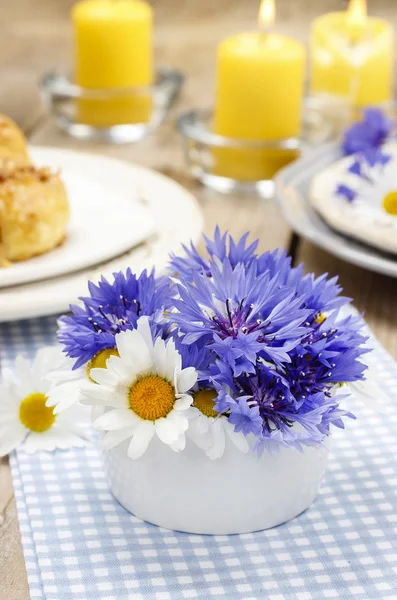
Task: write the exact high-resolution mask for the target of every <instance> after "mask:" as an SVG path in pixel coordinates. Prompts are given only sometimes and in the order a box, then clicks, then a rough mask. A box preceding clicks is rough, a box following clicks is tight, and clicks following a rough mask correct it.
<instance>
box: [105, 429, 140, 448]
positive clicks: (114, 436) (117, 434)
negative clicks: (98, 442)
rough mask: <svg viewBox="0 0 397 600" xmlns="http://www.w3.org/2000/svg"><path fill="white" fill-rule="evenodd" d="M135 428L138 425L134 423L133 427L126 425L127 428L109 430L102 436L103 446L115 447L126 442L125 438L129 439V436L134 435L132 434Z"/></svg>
mask: <svg viewBox="0 0 397 600" xmlns="http://www.w3.org/2000/svg"><path fill="white" fill-rule="evenodd" d="M135 429H136V427H135V425H134V426H133V427H126V428H125V429H117V430H114V431H107V432H106V433H105V435H104V436H103V438H102V445H103V447H104V448H106V449H107V450H110V449H111V448H115V447H116V446H118V445H119V444H121V443H122V442H124V440H126V439H128V438H129V437H132V434H133V433H134V431H135Z"/></svg>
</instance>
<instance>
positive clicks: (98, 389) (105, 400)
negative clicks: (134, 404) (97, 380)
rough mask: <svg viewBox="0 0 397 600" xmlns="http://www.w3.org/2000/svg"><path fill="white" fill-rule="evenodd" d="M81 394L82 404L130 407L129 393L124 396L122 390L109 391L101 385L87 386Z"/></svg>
mask: <svg viewBox="0 0 397 600" xmlns="http://www.w3.org/2000/svg"><path fill="white" fill-rule="evenodd" d="M125 392H126V390H125ZM80 394H81V400H80V401H81V403H82V404H91V405H93V406H95V405H101V406H113V407H114V408H127V407H128V398H127V393H125V394H123V392H122V390H117V389H114V390H112V389H110V390H109V389H106V388H102V386H100V385H98V386H96V385H95V384H91V385H90V384H86V386H85V387H82V389H81V391H80Z"/></svg>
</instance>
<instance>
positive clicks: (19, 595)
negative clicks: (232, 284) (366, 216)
mask: <svg viewBox="0 0 397 600" xmlns="http://www.w3.org/2000/svg"><path fill="white" fill-rule="evenodd" d="M72 4H73V2H72V1H71V0H35V2H32V1H31V0H13V1H12V2H5V1H4V2H2V3H1V4H0V23H1V36H0V112H4V113H7V114H9V115H11V116H12V117H13V118H14V119H16V120H17V122H18V123H19V124H20V125H21V127H22V128H23V129H24V131H25V132H26V134H27V135H28V137H29V139H30V141H31V143H33V144H42V145H49V146H61V147H64V148H77V149H80V150H85V151H90V152H97V153H99V154H106V155H112V156H118V157H120V158H123V159H125V160H128V161H133V162H136V163H139V164H142V165H146V166H150V167H152V168H155V169H158V170H160V171H161V172H163V173H165V174H166V175H168V176H170V177H172V178H174V179H176V180H177V181H179V182H180V183H181V184H182V185H184V186H186V187H188V188H190V189H191V190H192V191H193V192H194V193H195V194H196V196H197V198H198V199H199V201H200V203H201V206H202V208H203V211H204V215H205V231H206V233H208V234H211V232H212V231H213V229H214V226H215V224H217V223H219V225H220V226H221V227H222V229H226V228H228V229H229V230H230V232H231V233H232V234H233V235H236V236H238V235H241V234H242V233H244V232H245V231H247V230H250V231H251V232H252V234H253V236H255V237H259V239H260V248H261V250H265V249H270V248H276V247H278V246H285V247H287V248H293V249H294V253H295V259H296V261H301V260H303V261H304V262H305V265H306V268H307V270H314V271H316V272H317V273H320V272H323V271H328V272H329V273H331V274H335V273H338V274H340V279H341V282H342V284H343V286H344V287H345V290H346V293H347V294H348V295H350V296H352V297H353V298H354V299H355V303H356V305H357V306H358V308H359V309H360V310H363V311H365V315H366V318H367V320H368V322H369V324H370V325H371V327H372V328H373V330H374V331H375V333H376V334H377V335H378V337H379V339H380V340H381V341H382V343H383V344H384V345H385V346H386V348H388V350H389V351H390V352H391V353H392V354H393V356H394V357H395V358H397V311H396V310H395V306H396V300H397V283H396V281H395V280H392V279H388V278H386V277H382V276H380V275H376V274H373V273H370V272H369V271H365V270H364V269H360V268H358V267H354V266H352V265H349V264H347V263H344V262H342V261H340V260H337V259H335V258H333V257H332V256H330V255H329V254H327V253H325V252H323V251H321V250H319V249H317V248H315V247H313V246H312V245H311V244H310V243H308V242H303V241H298V243H296V240H295V238H293V237H292V234H291V232H290V231H289V229H288V226H287V225H286V223H285V222H284V220H283V218H282V216H281V215H280V214H279V212H278V209H277V208H276V206H275V204H274V203H272V202H270V201H263V200H260V199H258V198H254V197H242V196H222V195H219V194H216V193H214V192H211V191H210V190H206V189H204V188H202V187H201V186H199V185H198V184H196V183H195V182H193V181H192V180H191V178H190V177H189V175H188V174H187V173H186V169H185V165H184V157H183V155H182V150H181V144H180V140H179V136H178V133H177V132H176V130H175V120H176V118H177V116H178V115H179V114H180V113H181V112H182V111H184V110H187V109H188V108H191V107H206V106H210V105H211V104H212V98H213V91H214V70H215V49H216V45H217V43H218V42H219V41H220V40H221V39H222V38H224V37H225V36H227V35H230V34H232V33H235V32H238V31H241V30H243V29H250V28H253V27H255V22H256V15H257V11H258V6H259V0H200V1H197V0H154V1H153V5H154V8H155V15H156V29H155V51H156V56H157V62H158V63H159V64H163V65H172V66H174V67H176V68H179V69H181V70H182V71H183V72H184V73H185V75H186V77H187V79H186V83H185V86H184V89H183V92H182V94H181V97H180V99H179V100H178V103H177V105H176V106H175V108H174V109H173V111H172V114H171V115H170V119H169V120H168V122H167V123H166V124H164V125H163V126H162V128H161V129H160V130H159V131H158V132H156V133H155V134H154V135H152V136H151V137H150V138H147V139H145V140H143V141H142V142H140V143H138V144H136V145H124V146H109V145H104V144H102V145H101V144H92V143H81V142H76V141H75V140H72V139H71V138H68V137H67V136H66V135H64V134H63V133H61V132H60V131H59V130H58V129H57V127H56V126H55V124H54V122H53V121H52V119H51V117H50V116H49V115H48V113H47V110H46V107H45V105H44V103H43V100H42V98H41V96H40V92H39V89H38V85H37V81H38V80H39V78H40V76H42V75H43V73H45V72H46V71H48V70H51V69H54V68H56V69H64V70H70V69H71V56H72V53H71V47H72V45H71V39H72V37H71V36H72V31H71V26H70V19H69V12H70V8H71V6H72ZM346 4H347V3H346V2H345V1H342V0H278V2H277V19H278V23H277V29H278V30H280V31H283V32H284V33H287V34H290V35H293V36H295V37H297V38H299V39H301V40H303V41H307V38H308V33H309V23H310V20H311V19H312V18H314V17H315V16H316V15H319V14H321V13H323V12H326V11H330V10H338V9H343V8H345V7H346ZM369 8H370V12H372V13H375V12H376V14H377V15H379V16H383V17H386V18H388V19H390V20H392V21H393V22H394V24H395V26H396V28H397V5H396V3H395V0H377V1H376V2H375V0H369ZM291 241H292V242H293V244H292V245H291ZM0 515H1V517H2V518H4V522H3V524H2V525H0V600H27V599H28V598H29V589H28V585H27V581H26V572H25V566H24V560H23V555H22V548H21V543H20V535H19V530H18V521H17V515H16V508H15V500H14V498H13V491H12V482H11V477H10V471H9V467H8V461H7V460H6V459H3V460H0ZM1 520H3V519H1ZM87 600H91V599H88V598H87Z"/></svg>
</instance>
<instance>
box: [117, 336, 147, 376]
mask: <svg viewBox="0 0 397 600" xmlns="http://www.w3.org/2000/svg"><path fill="white" fill-rule="evenodd" d="M116 345H117V350H118V352H119V355H120V358H121V360H122V361H123V362H124V363H125V364H126V365H127V367H131V368H132V369H134V371H135V372H136V373H137V372H140V371H146V370H147V369H148V368H150V367H151V365H152V356H151V354H150V351H149V349H148V347H147V345H146V343H145V340H144V338H143V337H142V336H141V334H140V333H139V332H138V331H137V330H130V331H122V332H121V333H118V334H117V335H116Z"/></svg>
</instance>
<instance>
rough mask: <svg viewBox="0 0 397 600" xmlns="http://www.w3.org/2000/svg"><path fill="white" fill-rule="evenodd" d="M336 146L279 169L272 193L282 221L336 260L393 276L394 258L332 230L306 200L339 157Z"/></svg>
mask: <svg viewBox="0 0 397 600" xmlns="http://www.w3.org/2000/svg"><path fill="white" fill-rule="evenodd" d="M340 156H341V154H340V150H339V145H338V144H336V143H333V144H326V145H324V146H319V147H318V148H316V150H315V151H313V152H310V153H308V154H307V155H306V156H305V157H304V158H301V159H299V160H297V161H296V162H294V163H292V164H291V165H289V166H287V167H285V168H284V169H282V170H281V171H280V172H279V173H278V174H277V176H276V178H275V194H276V199H277V201H278V203H279V205H280V208H281V210H282V212H283V215H284V217H285V219H286V220H287V221H288V223H289V225H290V226H291V228H292V229H293V230H294V231H295V232H296V233H297V234H298V235H300V236H302V237H304V238H306V239H308V240H309V241H311V242H312V243H313V244H316V245H317V246H320V247H321V248H323V249H324V250H327V251H328V252H330V253H331V254H334V255H335V256H337V257H338V258H341V259H342V260H345V261H347V262H350V263H352V264H355V265H359V266H361V267H364V268H366V269H370V270H371V271H376V272H378V273H383V274H385V275H389V276H391V277H397V259H396V257H395V256H393V255H391V254H388V253H387V252H382V251H380V250H378V249H376V248H374V247H372V246H370V245H367V244H364V243H362V242H359V241H357V240H355V239H353V238H350V237H348V236H346V235H343V234H342V233H340V232H338V231H336V230H335V229H332V228H331V227H330V226H329V225H327V224H326V223H325V221H324V220H323V219H322V218H321V217H320V215H319V214H318V212H317V211H316V210H315V209H314V208H313V206H312V205H311V202H310V200H309V193H310V185H311V182H312V180H313V177H314V176H316V175H317V174H318V173H319V172H320V171H322V170H323V169H325V168H326V167H328V166H329V165H331V164H333V163H334V162H335V161H336V160H338V159H339V158H340Z"/></svg>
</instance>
